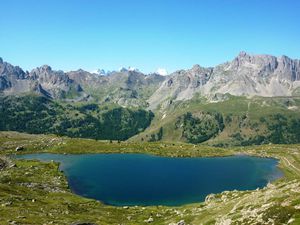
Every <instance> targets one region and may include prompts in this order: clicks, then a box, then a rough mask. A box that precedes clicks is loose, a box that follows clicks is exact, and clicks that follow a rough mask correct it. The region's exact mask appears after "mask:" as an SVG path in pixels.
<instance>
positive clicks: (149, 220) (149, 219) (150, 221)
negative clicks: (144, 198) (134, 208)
mask: <svg viewBox="0 0 300 225" xmlns="http://www.w3.org/2000/svg"><path fill="white" fill-rule="evenodd" d="M144 221H145V222H146V223H152V222H153V221H154V220H153V218H152V217H151V216H150V217H149V218H148V219H147V220H144Z"/></svg>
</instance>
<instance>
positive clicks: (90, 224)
mask: <svg viewBox="0 0 300 225" xmlns="http://www.w3.org/2000/svg"><path fill="white" fill-rule="evenodd" d="M71 225H97V224H95V223H89V222H76V223H71Z"/></svg>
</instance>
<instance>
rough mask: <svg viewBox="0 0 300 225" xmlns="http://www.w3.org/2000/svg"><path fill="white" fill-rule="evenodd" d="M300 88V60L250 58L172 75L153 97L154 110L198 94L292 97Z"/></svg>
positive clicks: (208, 95) (248, 56)
mask: <svg viewBox="0 0 300 225" xmlns="http://www.w3.org/2000/svg"><path fill="white" fill-rule="evenodd" d="M299 87H300V61H299V60H292V59H290V58H288V57H287V56H282V57H274V56H270V55H249V54H247V53H245V52H241V53H240V54H239V55H238V56H237V57H236V58H235V59H234V60H233V61H231V62H227V63H224V64H221V65H218V66H216V67H214V68H202V67H200V66H198V65H196V66H194V67H193V68H192V69H190V70H181V71H177V72H175V73H173V74H171V75H170V76H169V77H168V79H167V80H166V81H165V82H164V83H163V84H162V85H161V86H160V87H159V89H158V90H157V91H156V92H155V93H154V94H153V95H152V96H151V98H150V100H149V102H150V106H152V108H155V107H156V106H158V105H159V104H161V103H163V102H164V101H166V100H188V99H191V98H192V97H193V96H194V95H195V93H199V94H201V95H202V96H205V97H207V98H209V99H213V98H214V96H216V95H217V94H226V93H229V94H232V95H237V96H242V95H244V96H250V97H251V96H266V97H272V96H290V95H293V94H294V93H295V92H296V90H297V88H299Z"/></svg>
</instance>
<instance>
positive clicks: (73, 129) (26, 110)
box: [0, 95, 154, 140]
mask: <svg viewBox="0 0 300 225" xmlns="http://www.w3.org/2000/svg"><path fill="white" fill-rule="evenodd" d="M153 116H154V115H153V113H152V112H150V111H146V110H142V109H129V108H122V107H120V106H115V105H101V106H100V105H97V104H95V103H60V102H55V101H52V100H50V99H47V98H45V97H41V96H36V95H25V96H19V97H15V96H8V97H0V130H12V131H21V132H28V133H35V134H39V133H44V134H45V133H46V134H49V133H53V134H58V135H67V136H69V137H85V138H94V139H108V140H109V139H112V140H126V139H128V138H129V137H131V136H133V135H135V134H137V133H139V132H141V131H143V130H144V129H145V128H146V127H147V126H149V124H150V122H151V120H152V118H153Z"/></svg>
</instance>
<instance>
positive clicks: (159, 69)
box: [156, 68, 168, 76]
mask: <svg viewBox="0 0 300 225" xmlns="http://www.w3.org/2000/svg"><path fill="white" fill-rule="evenodd" d="M156 72H157V73H158V74H159V75H162V76H167V75H168V71H167V70H166V69H164V68H158V69H157V71H156Z"/></svg>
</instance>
